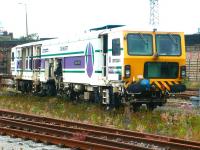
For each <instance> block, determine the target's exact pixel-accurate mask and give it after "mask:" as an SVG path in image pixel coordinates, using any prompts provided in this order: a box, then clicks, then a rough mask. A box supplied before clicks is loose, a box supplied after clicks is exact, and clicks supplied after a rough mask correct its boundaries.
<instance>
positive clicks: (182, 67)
mask: <svg viewBox="0 0 200 150" xmlns="http://www.w3.org/2000/svg"><path fill="white" fill-rule="evenodd" d="M180 75H181V78H185V77H186V66H181V74H180Z"/></svg>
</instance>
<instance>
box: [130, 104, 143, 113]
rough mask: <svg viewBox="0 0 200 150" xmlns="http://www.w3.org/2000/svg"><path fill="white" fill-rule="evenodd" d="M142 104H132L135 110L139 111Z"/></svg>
mask: <svg viewBox="0 0 200 150" xmlns="http://www.w3.org/2000/svg"><path fill="white" fill-rule="evenodd" d="M140 106H141V104H132V107H133V111H134V112H138V111H139V110H140Z"/></svg>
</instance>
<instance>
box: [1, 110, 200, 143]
mask: <svg viewBox="0 0 200 150" xmlns="http://www.w3.org/2000/svg"><path fill="white" fill-rule="evenodd" d="M0 115H11V116H13V117H16V118H17V117H20V118H27V119H31V120H33V121H34V120H35V121H41V122H42V121H43V122H46V123H50V124H55V125H62V126H68V127H77V128H83V129H88V130H95V131H101V132H109V133H114V134H119V135H126V136H132V137H137V138H147V139H152V140H158V141H167V142H173V143H179V144H187V145H193V146H198V147H200V142H196V141H189V140H183V139H179V138H173V137H167V136H160V135H155V134H147V133H141V132H136V131H129V130H122V129H116V128H109V127H103V126H97V125H91V124H85V123H80V122H72V121H66V120H58V119H53V118H49V117H41V116H36V115H28V114H24V113H19V112H13V111H7V110H0Z"/></svg>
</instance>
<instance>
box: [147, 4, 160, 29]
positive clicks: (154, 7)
mask: <svg viewBox="0 0 200 150" xmlns="http://www.w3.org/2000/svg"><path fill="white" fill-rule="evenodd" d="M149 23H150V25H152V27H153V28H154V29H156V28H157V27H158V25H159V3H158V0H150V20H149Z"/></svg>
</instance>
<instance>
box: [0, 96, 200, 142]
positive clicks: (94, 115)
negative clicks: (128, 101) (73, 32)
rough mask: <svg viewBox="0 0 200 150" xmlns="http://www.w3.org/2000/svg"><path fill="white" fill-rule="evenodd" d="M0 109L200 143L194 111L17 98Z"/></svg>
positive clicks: (1, 102) (1, 99)
mask: <svg viewBox="0 0 200 150" xmlns="http://www.w3.org/2000/svg"><path fill="white" fill-rule="evenodd" d="M0 109H10V110H14V111H19V112H25V113H28V114H36V115H40V116H48V117H53V118H58V119H65V120H72V121H81V122H84V123H91V124H97V125H102V126H109V127H116V128H121V129H129V130H134V131H139V132H148V133H155V134H161V135H169V136H173V137H179V138H184V139H188V140H197V141H200V115H199V114H198V113H197V112H195V111H187V110H183V111H178V110H177V111H176V110H173V111H172V110H168V109H156V110H155V111H153V112H148V111H146V109H142V110H141V111H140V112H137V113H130V112H127V111H125V112H124V110H123V109H120V110H109V111H107V110H105V109H104V108H102V107H100V106H99V105H94V104H89V103H74V102H70V101H68V100H63V99H59V98H54V97H36V96H30V95H20V94H14V95H2V96H0Z"/></svg>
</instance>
